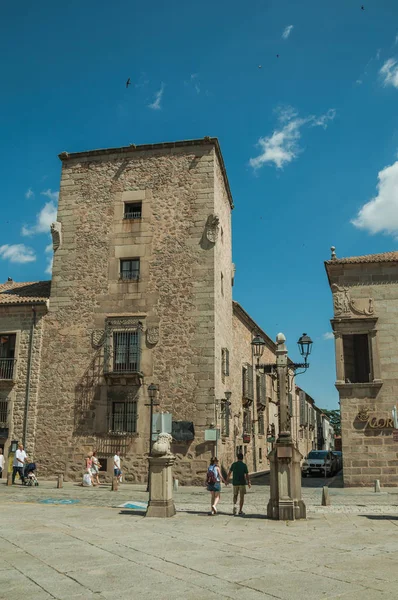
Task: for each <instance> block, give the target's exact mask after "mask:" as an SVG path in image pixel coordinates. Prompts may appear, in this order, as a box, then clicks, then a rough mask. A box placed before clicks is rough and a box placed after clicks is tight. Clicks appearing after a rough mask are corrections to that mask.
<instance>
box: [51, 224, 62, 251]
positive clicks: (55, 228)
mask: <svg viewBox="0 0 398 600" xmlns="http://www.w3.org/2000/svg"><path fill="white" fill-rule="evenodd" d="M51 237H52V239H53V250H54V252H55V251H56V250H58V248H59V247H60V246H61V244H62V225H61V223H60V222H59V221H55V223H51Z"/></svg>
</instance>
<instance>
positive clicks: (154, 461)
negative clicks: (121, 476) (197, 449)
mask: <svg viewBox="0 0 398 600" xmlns="http://www.w3.org/2000/svg"><path fill="white" fill-rule="evenodd" d="M148 460H149V478H150V486H149V490H150V492H149V503H148V508H147V511H146V515H145V516H146V517H161V518H165V517H173V516H174V515H175V514H176V509H175V506H174V500H173V475H172V466H173V464H174V461H175V456H173V455H172V454H171V455H165V456H150V457H149V459H148Z"/></svg>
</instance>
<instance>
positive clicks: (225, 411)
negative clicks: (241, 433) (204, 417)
mask: <svg viewBox="0 0 398 600" xmlns="http://www.w3.org/2000/svg"><path fill="white" fill-rule="evenodd" d="M230 414H231V413H230V408H229V402H228V401H227V400H222V401H221V415H220V416H221V435H222V436H223V437H229V419H230Z"/></svg>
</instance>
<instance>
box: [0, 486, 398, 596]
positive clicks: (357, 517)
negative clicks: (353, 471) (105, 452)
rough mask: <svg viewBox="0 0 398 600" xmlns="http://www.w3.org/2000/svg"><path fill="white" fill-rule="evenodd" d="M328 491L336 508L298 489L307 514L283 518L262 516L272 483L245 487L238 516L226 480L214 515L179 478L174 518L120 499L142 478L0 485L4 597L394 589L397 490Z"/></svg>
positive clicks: (389, 592) (132, 496) (141, 496)
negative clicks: (116, 486)
mask: <svg viewBox="0 0 398 600" xmlns="http://www.w3.org/2000/svg"><path fill="white" fill-rule="evenodd" d="M330 492H331V497H332V502H333V505H332V507H323V508H322V509H321V508H320V507H319V504H320V497H321V489H320V488H319V487H318V488H305V489H304V496H305V497H306V501H307V502H308V503H309V504H308V505H309V513H308V519H307V520H306V521H296V522H294V523H292V522H289V523H285V522H277V521H269V520H267V519H266V518H264V507H265V505H266V500H267V497H268V487H267V486H255V487H253V488H252V490H251V491H250V493H249V494H248V497H247V514H246V516H244V517H233V516H231V514H230V509H231V493H232V490H231V488H227V489H226V490H223V494H222V503H221V504H220V509H221V514H219V515H217V516H215V517H209V516H207V513H206V511H207V507H208V494H207V493H206V492H205V490H203V489H198V488H180V489H179V491H178V492H177V493H176V494H175V499H176V504H177V508H178V509H179V510H178V513H177V515H176V516H175V517H173V518H171V519H146V518H144V517H143V516H142V512H141V511H133V510H128V509H123V508H116V507H117V505H118V504H123V503H125V502H127V501H129V500H130V501H141V502H144V501H145V500H146V497H147V494H146V492H145V489H144V487H143V486H130V485H122V486H121V489H120V490H119V491H118V492H110V491H109V486H107V487H103V488H102V489H87V488H81V487H77V486H75V485H73V484H65V487H64V488H63V489H61V490H56V489H55V482H41V485H40V487H38V488H27V489H26V488H23V487H22V486H19V485H17V486H14V487H11V488H10V487H9V488H7V487H6V486H5V485H1V483H0V547H1V556H2V560H1V561H0V598H2V599H7V600H14V599H18V600H20V599H21V598H24V597H28V598H29V599H30V600H47V599H51V598H57V599H60V600H61V599H65V600H66V599H68V600H69V599H70V600H77V599H81V600H86V599H87V600H90V599H97V600H107V599H120V600H124V599H127V598H128V599H134V598H137V599H140V600H141V599H143V600H146V599H151V600H152V599H153V598H159V599H161V600H172V599H173V600H174V599H177V600H179V599H181V600H182V599H184V600H202V599H203V600H208V599H209V600H211V599H213V598H214V599H216V598H218V599H220V598H230V599H236V600H238V599H239V600H241V598H244V599H245V600H260V599H264V600H266V599H272V598H274V599H275V598H277V599H280V600H293V599H294V600H300V599H305V600H319V598H323V599H326V600H328V599H332V598H333V599H335V598H342V599H343V600H387V599H391V598H395V597H397V596H398V594H397V587H398V569H397V568H396V565H397V559H398V527H397V526H398V494H397V490H395V489H394V490H389V493H382V494H377V504H375V500H374V497H375V496H376V494H374V492H371V491H370V490H352V489H348V490H343V489H336V490H333V489H331V490H330ZM372 494H373V495H372ZM43 501H46V502H43ZM48 501H51V502H71V501H77V502H76V503H75V504H56V503H55V504H48V503H47V502H48ZM311 502H314V504H311ZM360 504H361V506H360ZM317 506H318V507H317ZM112 507H113V508H112ZM372 507H376V508H372ZM330 508H334V509H337V508H339V509H340V512H339V514H336V513H334V512H332V511H331V510H330ZM354 508H358V509H361V510H363V511H364V512H363V514H356V513H355V512H353V509H354ZM320 510H322V511H323V512H322V513H321V512H319V511H320ZM394 513H395V514H394Z"/></svg>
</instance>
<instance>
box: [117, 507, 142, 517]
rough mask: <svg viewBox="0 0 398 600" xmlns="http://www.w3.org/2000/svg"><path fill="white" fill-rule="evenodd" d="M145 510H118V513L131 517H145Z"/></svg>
mask: <svg viewBox="0 0 398 600" xmlns="http://www.w3.org/2000/svg"><path fill="white" fill-rule="evenodd" d="M145 514H146V511H145V510H132V509H131V510H120V511H119V515H130V516H131V517H145Z"/></svg>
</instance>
